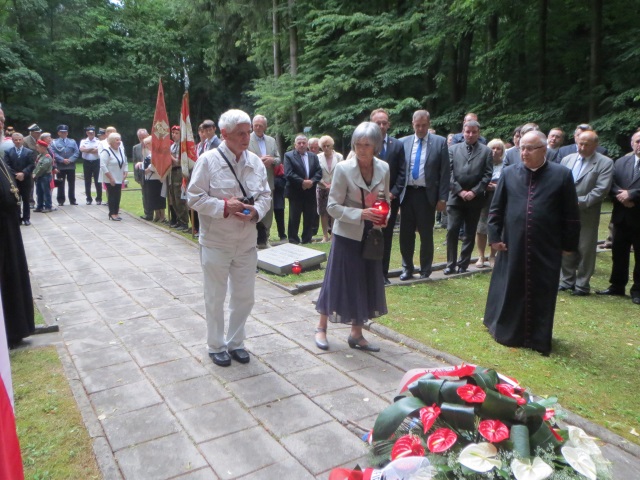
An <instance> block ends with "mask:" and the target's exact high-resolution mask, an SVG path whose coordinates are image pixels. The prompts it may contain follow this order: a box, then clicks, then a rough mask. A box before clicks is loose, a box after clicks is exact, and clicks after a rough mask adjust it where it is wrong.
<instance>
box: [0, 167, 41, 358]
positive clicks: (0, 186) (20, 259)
mask: <svg viewBox="0 0 640 480" xmlns="http://www.w3.org/2000/svg"><path fill="white" fill-rule="evenodd" d="M0 162H2V165H0V292H1V293H2V308H3V310H4V322H5V330H6V333H7V342H8V343H9V345H10V346H14V345H16V344H18V343H19V342H20V340H22V339H23V338H24V337H28V336H29V335H31V334H32V333H33V332H34V331H35V325H34V318H33V295H32V293H31V281H30V280H29V267H28V266H27V257H26V255H25V253H24V245H23V243H22V234H21V233H20V210H19V209H18V200H17V199H16V198H15V196H14V195H13V193H11V190H10V187H11V184H12V181H11V180H9V179H7V177H6V176H5V172H6V170H5V169H6V166H7V165H6V164H5V163H4V161H3V160H0Z"/></svg>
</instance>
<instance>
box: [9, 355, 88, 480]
mask: <svg viewBox="0 0 640 480" xmlns="http://www.w3.org/2000/svg"><path fill="white" fill-rule="evenodd" d="M11 370H12V376H13V389H14V396H15V406H16V421H17V427H18V437H19V439H20V447H21V449H22V461H23V464H24V469H25V478H27V479H38V480H46V479H65V480H66V479H78V480H88V479H97V478H100V471H99V469H98V466H97V464H96V460H95V457H94V454H93V448H92V446H91V439H90V438H89V435H88V433H87V431H86V429H85V426H84V423H83V421H82V417H81V416H80V412H79V411H78V407H77V404H76V401H75V399H74V397H73V394H72V393H71V389H70V387H69V383H68V382H67V378H66V377H65V374H64V371H63V369H62V364H61V363H60V358H59V357H58V353H57V351H56V349H55V347H45V348H39V349H30V350H19V351H15V352H11Z"/></svg>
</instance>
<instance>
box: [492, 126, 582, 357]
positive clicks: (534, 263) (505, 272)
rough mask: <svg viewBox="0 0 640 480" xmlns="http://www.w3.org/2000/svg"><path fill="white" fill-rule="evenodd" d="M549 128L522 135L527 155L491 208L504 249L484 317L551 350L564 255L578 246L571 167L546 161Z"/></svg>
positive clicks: (499, 335) (520, 339) (496, 333)
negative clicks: (545, 133) (545, 130)
mask: <svg viewBox="0 0 640 480" xmlns="http://www.w3.org/2000/svg"><path fill="white" fill-rule="evenodd" d="M546 151H547V142H546V136H545V135H544V133H542V132H539V131H533V132H529V133H527V134H526V135H524V136H523V137H522V139H521V140H520V152H521V158H522V162H521V163H517V164H515V165H512V166H510V167H507V168H505V169H504V170H503V171H502V175H501V176H500V180H499V182H498V185H497V187H496V191H495V194H494V196H493V201H492V202H491V208H490V210H489V220H488V235H489V243H490V244H491V247H492V248H495V249H496V250H497V251H498V252H499V253H498V257H497V260H496V264H495V268H494V270H493V274H492V276H491V283H490V285H489V294H488V296H487V306H486V309H485V313H484V324H485V325H486V326H487V328H488V329H489V332H490V333H491V335H493V337H494V338H495V339H496V341H497V342H498V343H501V344H502V345H507V346H510V347H526V348H531V349H533V350H536V351H538V352H540V353H542V354H543V355H549V354H550V353H551V336H552V330H553V316H554V313H555V309H556V297H557V295H558V278H559V276H560V266H561V262H562V255H563V253H565V252H572V251H576V250H577V249H578V239H579V237H580V213H579V211H578V197H577V195H576V189H575V185H574V182H573V176H572V175H571V170H569V169H568V168H566V167H563V166H561V165H558V164H556V163H552V162H547V161H546V159H545V154H546Z"/></svg>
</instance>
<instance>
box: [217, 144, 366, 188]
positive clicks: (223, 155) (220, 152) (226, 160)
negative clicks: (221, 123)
mask: <svg viewBox="0 0 640 480" xmlns="http://www.w3.org/2000/svg"><path fill="white" fill-rule="evenodd" d="M216 150H217V151H218V153H219V154H220V155H222V158H224V161H225V162H227V165H229V168H230V169H231V173H233V176H234V177H236V181H237V182H238V185H240V190H242V195H243V196H244V197H245V198H246V197H247V192H246V191H245V190H244V187H243V186H242V183H240V179H239V178H238V175H236V171H235V170H234V169H233V167H232V166H231V162H230V161H229V159H227V157H226V156H225V154H224V153H222V150H220V147H218V148H216ZM361 190H362V189H361ZM363 198H364V197H363Z"/></svg>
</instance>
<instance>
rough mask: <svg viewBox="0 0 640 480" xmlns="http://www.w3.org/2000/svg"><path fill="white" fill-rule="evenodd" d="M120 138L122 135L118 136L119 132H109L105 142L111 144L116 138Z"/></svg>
mask: <svg viewBox="0 0 640 480" xmlns="http://www.w3.org/2000/svg"><path fill="white" fill-rule="evenodd" d="M121 139H122V137H121V136H120V134H119V133H116V132H114V133H111V134H109V136H108V137H107V143H108V144H109V145H113V143H114V142H115V141H116V140H121Z"/></svg>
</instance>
